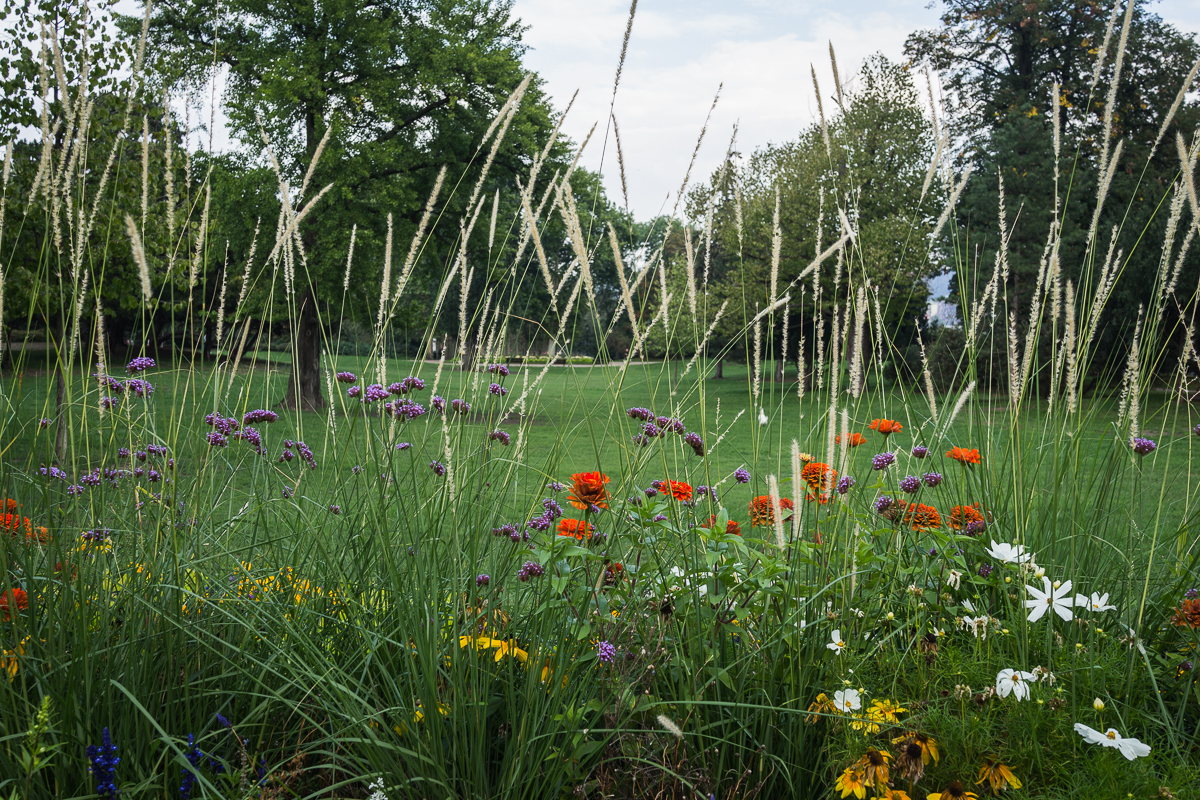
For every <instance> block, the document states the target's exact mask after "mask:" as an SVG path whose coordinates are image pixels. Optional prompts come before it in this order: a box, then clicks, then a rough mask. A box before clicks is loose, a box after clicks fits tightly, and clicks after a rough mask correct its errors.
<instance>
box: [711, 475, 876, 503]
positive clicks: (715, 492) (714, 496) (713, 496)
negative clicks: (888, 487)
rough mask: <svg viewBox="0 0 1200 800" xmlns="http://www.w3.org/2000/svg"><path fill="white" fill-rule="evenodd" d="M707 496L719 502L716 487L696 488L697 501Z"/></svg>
mask: <svg viewBox="0 0 1200 800" xmlns="http://www.w3.org/2000/svg"><path fill="white" fill-rule="evenodd" d="M851 480H853V479H851ZM705 495H709V496H710V497H712V499H713V501H714V502H717V489H716V487H714V486H697V487H696V499H697V500H699V499H700V498H701V497H704V496H705Z"/></svg>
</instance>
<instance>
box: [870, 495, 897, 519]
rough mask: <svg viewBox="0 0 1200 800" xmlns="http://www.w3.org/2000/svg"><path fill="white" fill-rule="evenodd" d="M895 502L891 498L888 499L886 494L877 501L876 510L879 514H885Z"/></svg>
mask: <svg viewBox="0 0 1200 800" xmlns="http://www.w3.org/2000/svg"><path fill="white" fill-rule="evenodd" d="M893 502H895V501H894V500H892V498H891V497H888V496H887V495H886V494H885V495H880V496H879V497H878V498H876V499H875V510H876V511H877V512H879V513H880V514H882V513H883V512H885V511H887V510H888V509H889V508H891V507H892V503H893Z"/></svg>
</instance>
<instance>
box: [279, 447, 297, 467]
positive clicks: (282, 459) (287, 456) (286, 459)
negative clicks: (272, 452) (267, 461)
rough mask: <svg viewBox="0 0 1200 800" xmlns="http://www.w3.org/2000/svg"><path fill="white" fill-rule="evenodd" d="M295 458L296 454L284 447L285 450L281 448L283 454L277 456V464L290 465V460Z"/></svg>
mask: <svg viewBox="0 0 1200 800" xmlns="http://www.w3.org/2000/svg"><path fill="white" fill-rule="evenodd" d="M295 457H296V454H295V453H293V452H292V451H291V449H290V448H287V447H285V448H283V452H282V453H280V454H279V463H280V464H283V463H288V464H290V463H291V462H292V459H294V458H295Z"/></svg>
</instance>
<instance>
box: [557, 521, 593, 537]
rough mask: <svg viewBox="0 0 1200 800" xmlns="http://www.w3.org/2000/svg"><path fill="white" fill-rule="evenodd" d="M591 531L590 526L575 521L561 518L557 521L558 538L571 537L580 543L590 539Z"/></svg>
mask: <svg viewBox="0 0 1200 800" xmlns="http://www.w3.org/2000/svg"><path fill="white" fill-rule="evenodd" d="M592 530H593V528H592V526H590V525H588V524H587V523H586V522H581V521H580V520H577V519H569V518H567V517H563V518H562V519H560V520H559V521H558V535H559V536H571V537H574V538H576V539H578V540H579V541H581V542H582V541H585V540H587V539H590V538H592Z"/></svg>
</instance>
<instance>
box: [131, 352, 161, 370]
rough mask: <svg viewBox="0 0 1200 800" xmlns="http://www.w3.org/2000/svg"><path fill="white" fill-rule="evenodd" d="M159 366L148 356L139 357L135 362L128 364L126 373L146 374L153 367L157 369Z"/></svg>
mask: <svg viewBox="0 0 1200 800" xmlns="http://www.w3.org/2000/svg"><path fill="white" fill-rule="evenodd" d="M157 366H158V365H157V364H155V363H154V359H153V358H149V357H147V356H138V357H137V358H135V359H134V360H133V361H130V362H129V363H128V364H126V365H125V371H126V372H145V371H146V370H148V369H150V368H151V367H157Z"/></svg>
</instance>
